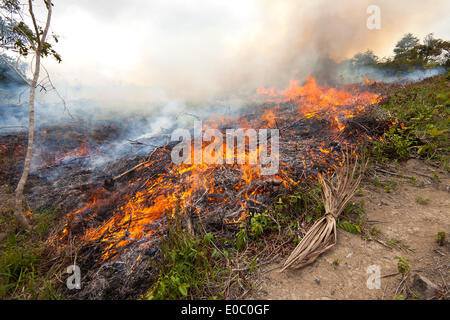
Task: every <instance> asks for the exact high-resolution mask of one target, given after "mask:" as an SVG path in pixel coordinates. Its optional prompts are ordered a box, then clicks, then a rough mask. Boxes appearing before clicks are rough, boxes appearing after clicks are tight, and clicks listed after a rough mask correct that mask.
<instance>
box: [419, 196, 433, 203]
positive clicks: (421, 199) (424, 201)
mask: <svg viewBox="0 0 450 320" xmlns="http://www.w3.org/2000/svg"><path fill="white" fill-rule="evenodd" d="M416 202H417V203H418V204H421V205H425V204H428V203H430V199H425V198H422V197H421V196H418V197H417V198H416Z"/></svg>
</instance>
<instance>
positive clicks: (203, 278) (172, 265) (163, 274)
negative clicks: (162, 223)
mask: <svg viewBox="0 0 450 320" xmlns="http://www.w3.org/2000/svg"><path fill="white" fill-rule="evenodd" d="M214 241H215V239H214V236H213V235H212V234H211V233H207V234H205V235H203V236H202V237H200V236H193V235H191V234H190V233H188V232H185V231H184V230H183V228H182V223H181V222H180V221H178V220H177V219H175V220H170V221H169V225H168V234H167V237H166V238H165V239H164V240H163V243H162V245H161V249H162V256H163V257H162V261H161V266H160V274H159V276H158V278H157V279H156V281H155V284H154V285H153V286H152V288H150V290H149V291H148V292H147V293H146V294H145V295H144V296H143V298H144V299H148V300H161V299H164V300H165V299H186V298H193V297H196V298H199V297H205V298H212V297H215V298H217V297H221V296H222V287H221V286H220V285H219V284H220V283H221V282H222V280H223V276H224V274H225V271H226V270H227V261H228V258H229V253H228V252H227V251H226V250H222V251H220V250H218V249H217V248H216V246H214V245H213V242H214Z"/></svg>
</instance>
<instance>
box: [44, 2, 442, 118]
mask: <svg viewBox="0 0 450 320" xmlns="http://www.w3.org/2000/svg"><path fill="white" fill-rule="evenodd" d="M369 5H378V6H379V7H380V9H381V29H380V30H369V29H368V28H367V27H366V20H367V18H368V14H367V12H366V10H367V7H368V6H369ZM449 11H450V3H449V2H448V1H446V0H439V1H434V2H433V4H431V5H430V4H429V3H425V2H423V1H420V0H408V1H406V0H401V1H389V0H376V1H375V0H346V1H330V0H314V1H312V0H280V1H270V0H260V1H256V0H250V1H245V2H243V1H222V0H221V1H195V2H193V1H183V0H174V1H163V0H155V1H151V2H145V3H143V1H137V0H132V1H121V0H118V1H106V0H99V1H86V0H77V1H75V0H67V1H61V2H58V1H55V15H54V23H53V30H55V31H56V32H57V33H58V34H61V36H62V38H61V41H60V44H59V49H60V50H59V51H60V53H61V55H62V57H63V63H62V64H61V65H56V64H55V63H52V64H51V69H52V74H53V75H54V77H57V78H58V80H59V81H58V83H59V85H60V87H62V88H64V91H66V92H67V94H68V95H69V96H70V97H71V98H74V99H75V98H84V99H92V100H95V101H99V102H101V104H102V105H108V106H109V107H114V108H116V109H120V108H123V107H124V105H125V106H126V107H127V108H129V109H134V110H136V109H143V108H147V109H148V108H151V107H150V106H149V103H152V102H154V101H163V100H166V101H170V100H171V99H182V100H185V101H190V102H200V101H202V102H204V101H207V100H213V99H215V98H217V96H229V95H231V94H237V95H239V94H241V93H245V92H250V91H252V90H253V91H254V89H255V88H257V87H259V86H261V85H265V86H278V87H282V86H285V85H286V84H287V83H288V81H289V80H290V79H291V78H294V77H296V78H303V77H305V76H306V75H307V74H309V73H311V72H313V71H314V70H315V69H316V68H319V67H323V66H320V65H319V64H320V61H321V60H322V59H323V58H324V57H329V58H331V59H333V60H335V61H340V60H342V59H344V58H349V57H351V56H352V55H353V54H355V53H356V52H361V51H364V50H366V49H367V48H370V49H373V50H374V51H375V53H377V54H378V55H381V56H383V55H389V54H390V53H391V51H392V48H393V46H394V45H395V43H396V41H397V40H399V38H400V37H401V36H402V35H403V34H405V33H407V32H413V33H415V34H416V35H418V36H420V37H423V36H425V35H426V34H427V33H430V32H435V33H436V36H441V37H446V36H448V34H442V32H444V33H445V32H448V30H450V28H448V26H449V25H448V22H447V23H443V22H442V21H443V20H446V17H447V14H445V12H447V13H448V12H449ZM80 21H82V23H80ZM436 26H437V27H438V28H440V30H436V29H434V27H436ZM446 27H447V28H446ZM439 32H441V34H440V33H439ZM74 88H77V89H76V90H74Z"/></svg>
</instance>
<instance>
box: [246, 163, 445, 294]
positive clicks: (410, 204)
mask: <svg viewBox="0 0 450 320" xmlns="http://www.w3.org/2000/svg"><path fill="white" fill-rule="evenodd" d="M382 171H386V172H382ZM387 172H389V173H387ZM375 175H376V176H377V177H375ZM449 178H450V177H449V174H448V173H447V172H446V171H444V170H441V169H440V168H435V167H432V166H430V165H427V164H425V163H424V162H423V161H418V160H415V159H412V160H409V161H408V162H407V163H403V164H400V165H399V168H398V169H395V168H379V170H378V171H375V173H374V176H372V177H370V176H369V177H368V178H366V179H365V180H364V181H363V183H362V186H361V187H362V192H361V193H360V194H359V195H358V196H355V198H354V201H355V202H359V201H361V200H363V201H364V202H363V203H364V208H365V216H366V222H365V227H364V229H365V230H372V236H371V238H372V240H369V239H367V237H364V236H362V235H361V234H352V233H349V232H346V231H344V230H341V229H338V241H337V244H336V245H335V246H334V247H333V248H332V249H331V250H329V251H328V252H325V253H324V254H322V255H321V256H320V257H319V258H318V259H317V261H315V262H314V263H313V264H311V265H309V266H306V267H304V268H302V269H299V270H287V271H285V272H283V273H280V272H279V270H280V266H281V263H282V261H278V263H277V264H271V265H268V266H266V267H264V268H263V270H262V271H261V276H260V279H259V282H258V285H257V286H256V289H255V290H254V291H253V292H252V293H250V294H249V296H248V297H247V298H250V299H381V300H383V299H394V298H424V296H423V295H420V294H419V295H417V290H416V289H417V288H416V287H417V285H416V284H417V283H416V284H415V285H413V280H414V277H417V275H420V276H423V277H426V278H427V279H428V280H430V281H431V282H432V283H433V284H434V285H435V287H436V288H437V289H438V291H435V293H432V294H431V296H428V297H426V298H445V294H446V293H448V283H449V280H450V273H449V270H450V269H449V268H450V250H449V247H450V246H449V244H448V241H447V242H445V243H444V245H443V246H440V245H439V244H438V243H437V240H436V237H437V234H438V232H445V234H446V235H448V234H449V232H450V219H449V214H450V197H449V191H450V190H449V186H450V179H449ZM374 181H376V182H374ZM373 227H374V228H373ZM396 257H405V258H407V259H409V262H408V265H409V266H410V271H409V276H408V277H407V278H406V279H405V281H402V280H403V277H402V275H401V274H400V273H398V268H397V263H398V259H395V258H396ZM373 265H375V266H379V268H380V269H379V270H380V273H381V278H380V287H379V288H376V285H372V287H374V286H375V288H373V289H369V288H368V286H367V281H368V279H369V277H370V276H371V274H372V272H368V270H367V269H368V267H369V266H373ZM369 282H370V281H369ZM372 284H373V282H372ZM415 294H416V295H415ZM400 296H401V297H400Z"/></svg>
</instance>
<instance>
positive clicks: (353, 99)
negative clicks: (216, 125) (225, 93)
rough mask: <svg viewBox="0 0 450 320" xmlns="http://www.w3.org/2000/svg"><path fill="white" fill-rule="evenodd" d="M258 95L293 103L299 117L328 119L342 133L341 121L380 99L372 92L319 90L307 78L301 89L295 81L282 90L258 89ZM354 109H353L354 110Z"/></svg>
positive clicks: (318, 87)
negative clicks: (295, 105)
mask: <svg viewBox="0 0 450 320" xmlns="http://www.w3.org/2000/svg"><path fill="white" fill-rule="evenodd" d="M257 93H259V94H264V95H268V96H269V97H270V99H269V101H273V102H287V101H293V102H295V103H296V104H297V105H298V112H299V116H302V117H306V118H313V117H314V118H323V117H324V115H325V114H326V115H328V116H329V117H330V119H331V122H332V124H333V126H334V127H335V128H336V129H337V130H339V131H342V130H343V129H344V128H345V125H343V124H342V120H343V119H349V118H352V117H354V116H355V115H357V114H358V113H360V112H362V111H363V110H364V108H365V106H366V105H372V104H375V103H377V102H379V101H380V100H381V97H380V96H379V95H377V94H375V93H371V92H357V93H353V92H351V91H350V89H345V88H344V89H342V90H338V89H335V88H326V87H321V86H319V85H318V84H317V82H316V80H315V78H313V77H308V78H307V79H306V82H305V84H304V85H303V86H301V85H299V82H298V81H297V80H291V81H290V83H289V87H288V88H287V89H285V90H281V91H276V90H275V89H274V88H272V89H264V88H259V89H258V90H257ZM353 106H356V108H354V107H353Z"/></svg>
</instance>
